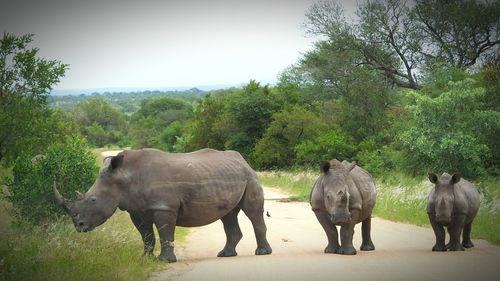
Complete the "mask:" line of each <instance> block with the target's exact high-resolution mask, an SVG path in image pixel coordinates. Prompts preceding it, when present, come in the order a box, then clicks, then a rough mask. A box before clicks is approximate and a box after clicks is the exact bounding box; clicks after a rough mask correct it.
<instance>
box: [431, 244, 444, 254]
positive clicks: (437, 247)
mask: <svg viewBox="0 0 500 281" xmlns="http://www.w3.org/2000/svg"><path fill="white" fill-rule="evenodd" d="M446 250H447V247H446V246H445V245H437V244H436V245H434V247H432V251H433V252H446Z"/></svg>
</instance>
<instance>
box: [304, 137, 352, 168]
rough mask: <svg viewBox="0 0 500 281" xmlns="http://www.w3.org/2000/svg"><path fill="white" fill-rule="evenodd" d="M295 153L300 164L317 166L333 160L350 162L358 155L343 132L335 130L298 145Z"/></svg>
mask: <svg viewBox="0 0 500 281" xmlns="http://www.w3.org/2000/svg"><path fill="white" fill-rule="evenodd" d="M295 151H296V153H297V162H298V163H299V164H306V165H315V164H317V163H319V162H320V161H322V160H330V159H332V158H336V159H338V160H350V159H352V158H353V156H354V155H355V154H356V147H355V145H354V144H353V141H352V140H350V139H349V138H348V137H347V136H346V135H345V134H344V133H343V132H342V131H340V130H334V131H328V132H325V133H322V134H321V135H319V136H318V137H316V138H314V139H312V140H308V141H305V142H302V143H300V144H298V145H297V146H295Z"/></svg>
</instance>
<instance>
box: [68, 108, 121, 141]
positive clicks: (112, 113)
mask: <svg viewBox="0 0 500 281" xmlns="http://www.w3.org/2000/svg"><path fill="white" fill-rule="evenodd" d="M75 116H76V118H77V120H78V123H79V124H80V126H81V128H82V135H84V136H86V137H87V140H88V141H89V143H90V144H91V145H94V146H97V147H103V146H104V145H106V144H111V143H119V142H123V139H124V138H125V136H126V135H127V129H128V123H127V122H126V119H125V115H124V114H123V113H121V112H119V111H118V110H116V109H115V108H113V107H112V106H111V105H110V104H109V103H107V102H106V101H105V100H104V99H102V98H90V99H88V100H85V101H82V102H80V103H78V104H77V105H76V108H75Z"/></svg>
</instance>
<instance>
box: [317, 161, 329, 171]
mask: <svg viewBox="0 0 500 281" xmlns="http://www.w3.org/2000/svg"><path fill="white" fill-rule="evenodd" d="M330 166H331V165H330V161H321V164H320V169H321V172H322V173H323V174H327V173H328V171H329V170H330Z"/></svg>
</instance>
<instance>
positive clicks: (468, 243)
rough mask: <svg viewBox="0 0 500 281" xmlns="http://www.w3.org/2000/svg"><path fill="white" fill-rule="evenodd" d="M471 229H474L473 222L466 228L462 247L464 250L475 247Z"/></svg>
mask: <svg viewBox="0 0 500 281" xmlns="http://www.w3.org/2000/svg"><path fill="white" fill-rule="evenodd" d="M471 229H472V222H470V223H468V224H466V225H465V226H464V232H463V240H462V246H464V248H472V247H474V243H472V240H470V232H471Z"/></svg>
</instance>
